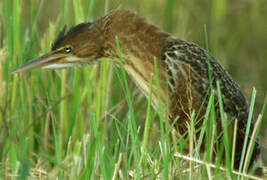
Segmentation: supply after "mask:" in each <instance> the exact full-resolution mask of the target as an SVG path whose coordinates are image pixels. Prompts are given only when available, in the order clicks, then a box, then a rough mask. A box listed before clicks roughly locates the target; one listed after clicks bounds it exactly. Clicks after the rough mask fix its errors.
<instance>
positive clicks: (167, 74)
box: [14, 10, 260, 167]
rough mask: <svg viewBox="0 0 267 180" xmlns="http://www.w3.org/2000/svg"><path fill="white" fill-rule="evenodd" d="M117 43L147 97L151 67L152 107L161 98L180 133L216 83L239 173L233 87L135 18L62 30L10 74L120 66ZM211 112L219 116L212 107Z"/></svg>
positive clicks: (193, 50)
mask: <svg viewBox="0 0 267 180" xmlns="http://www.w3.org/2000/svg"><path fill="white" fill-rule="evenodd" d="M115 37H117V39H118V41H116V40H115V39H116V38H115ZM116 42H119V45H120V52H121V57H122V59H123V62H122V63H123V66H124V69H125V71H126V72H127V73H128V75H129V76H130V77H131V78H132V80H133V81H134V82H135V84H136V85H137V86H138V87H139V88H140V90H141V92H142V93H143V94H144V95H145V96H146V97H148V95H149V93H150V85H149V84H150V83H149V82H150V78H151V76H154V75H155V67H157V68H158V77H157V78H158V81H157V82H159V83H156V81H153V84H152V105H153V107H154V108H155V109H157V107H158V105H159V98H158V97H160V98H161V103H162V107H167V109H164V111H167V110H168V112H169V115H168V119H169V120H170V121H174V120H177V119H178V120H177V121H176V126H177V128H178V130H179V131H180V132H182V133H184V132H186V131H187V126H186V123H187V122H188V120H189V119H190V115H191V113H192V111H193V110H195V111H200V114H201V115H204V113H205V109H206V107H207V98H205V97H206V95H207V92H211V90H209V89H212V90H214V91H213V92H215V96H216V97H217V93H216V92H217V86H216V82H217V81H218V82H219V84H220V88H221V94H222V99H223V107H224V112H225V113H227V114H229V115H230V116H232V117H234V118H235V119H237V120H238V130H237V146H236V152H235V167H238V165H239V162H240V159H241V154H242V153H241V152H242V146H243V143H244V139H245V131H246V127H247V121H248V114H249V108H248V104H247V101H246V99H245V97H244V95H243V94H242V92H241V90H240V88H239V86H238V84H237V83H235V81H234V80H233V79H232V78H231V76H230V75H229V74H228V73H227V71H226V70H224V69H223V67H222V66H221V65H220V64H219V63H218V62H217V60H215V58H214V57H213V56H211V55H208V53H207V52H206V51H205V50H204V49H202V48H200V47H199V46H198V45H196V44H194V43H191V42H187V41H184V40H181V39H178V38H175V37H173V36H172V35H171V34H169V33H166V32H163V31H161V30H160V29H159V28H158V27H156V26H154V25H151V24H149V23H147V22H146V20H145V19H144V18H142V17H140V16H138V15H137V14H136V13H133V12H131V11H127V10H114V11H111V12H110V13H108V14H107V15H105V16H103V17H101V18H99V19H97V20H95V21H93V22H89V23H81V24H78V25H77V26H75V27H72V28H71V29H70V30H69V31H68V32H66V28H64V29H63V30H62V31H61V32H60V33H59V35H58V37H57V38H56V40H55V41H54V43H53V44H52V48H51V51H50V52H49V53H47V54H45V55H43V56H41V57H39V58H37V59H35V60H33V61H30V62H28V63H26V64H24V65H22V66H21V67H19V68H17V69H16V70H14V73H18V72H26V71H29V70H33V69H36V68H62V67H72V66H76V65H90V64H93V63H96V62H98V61H99V60H100V59H101V58H104V57H106V58H109V59H111V60H113V62H114V63H115V64H117V65H119V64H120V62H121V61H120V57H119V55H118V47H117V45H118V44H116ZM208 62H209V63H208ZM154 63H156V64H157V66H155V64H154ZM158 89H160V91H158ZM157 92H160V93H158V94H157ZM216 99H218V98H216ZM203 102H204V103H203ZM202 104H204V108H203V105H202ZM215 108H216V109H217V111H219V110H218V109H219V108H218V106H217V105H216V107H215ZM217 119H219V117H218V118H217ZM218 124H220V123H218ZM252 126H253V125H252ZM249 137H251V135H249ZM249 139H250V138H249ZM255 144H256V145H255V148H254V151H253V154H252V162H254V161H256V159H257V158H258V157H259V154H260V146H259V143H258V142H257V140H256V143H255Z"/></svg>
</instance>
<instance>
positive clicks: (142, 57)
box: [102, 11, 170, 108]
mask: <svg viewBox="0 0 267 180" xmlns="http://www.w3.org/2000/svg"><path fill="white" fill-rule="evenodd" d="M102 22H104V27H105V29H104V34H105V37H106V40H105V53H104V54H105V55H106V56H108V57H110V58H111V59H113V60H114V62H115V63H116V64H119V57H118V47H117V46H116V40H115V37H117V38H118V41H119V46H120V51H121V55H122V58H123V62H124V68H125V70H126V72H127V73H128V74H129V75H130V76H131V78H132V79H133V80H134V82H135V83H136V85H137V86H138V87H139V88H140V90H141V91H142V92H143V93H144V95H145V96H146V97H148V96H149V92H150V88H149V84H150V83H149V82H150V79H151V76H153V77H154V78H153V81H154V82H153V86H152V103H153V106H154V108H157V107H158V98H157V97H158V92H157V89H160V91H159V92H160V96H161V97H160V98H161V100H162V103H163V106H165V107H166V102H167V100H168V98H167V97H168V96H167V93H166V91H167V90H166V89H167V88H166V87H167V85H166V75H165V74H166V72H165V68H164V65H163V63H162V61H161V57H162V49H163V46H164V43H165V41H166V39H167V38H168V37H170V35H169V34H167V33H164V32H162V31H160V30H159V28H157V27H156V26H153V25H151V24H148V23H147V22H146V21H145V20H144V19H143V18H141V17H139V16H137V15H136V14H134V13H132V12H129V11H117V12H116V11H115V12H111V13H109V15H107V16H105V17H103V21H102ZM155 62H157V68H158V69H157V71H158V76H155V75H156V73H155V72H156V71H155V68H154V67H155V64H154V63H155ZM157 80H158V82H159V84H158V85H157V83H156V81H157ZM158 87H159V88H158Z"/></svg>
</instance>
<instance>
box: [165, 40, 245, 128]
mask: <svg viewBox="0 0 267 180" xmlns="http://www.w3.org/2000/svg"><path fill="white" fill-rule="evenodd" d="M163 51H164V52H163V57H162V59H163V61H164V62H165V64H166V68H167V71H168V75H169V83H168V84H169V87H170V90H171V91H175V90H176V88H177V87H178V86H179V81H178V79H177V77H178V75H179V74H182V75H183V76H188V73H187V72H186V71H185V69H184V68H183V67H184V65H186V66H187V67H189V68H190V72H191V75H190V78H191V83H192V87H193V88H194V89H195V90H196V91H197V92H198V93H199V94H200V95H201V96H202V97H204V96H205V95H206V93H207V92H208V90H209V85H210V79H209V67H210V74H211V81H212V82H211V84H212V88H213V89H214V90H215V92H217V90H216V89H217V88H216V81H219V82H220V88H221V93H222V98H223V104H224V111H225V112H227V113H229V114H231V115H232V116H234V117H236V118H237V119H238V120H239V128H242V129H245V128H246V121H247V118H248V104H247V102H246V99H245V97H244V95H243V94H242V92H241V90H240V88H239V86H238V84H237V83H235V81H234V80H233V79H232V78H231V76H230V75H229V74H228V72H227V71H226V70H225V69H223V67H222V66H221V65H220V64H219V63H218V62H217V61H216V60H215V58H214V57H212V56H209V55H208V54H207V52H206V51H205V50H204V49H202V48H200V47H199V46H198V45H196V44H194V43H191V42H185V41H182V40H178V39H172V40H170V41H168V42H167V43H166V45H165V48H164V50H163ZM208 61H209V62H210V66H209V65H208Z"/></svg>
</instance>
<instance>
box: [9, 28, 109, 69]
mask: <svg viewBox="0 0 267 180" xmlns="http://www.w3.org/2000/svg"><path fill="white" fill-rule="evenodd" d="M103 44H104V37H103V33H102V31H101V27H100V26H99V25H98V24H97V23H81V24H79V25H77V26H75V27H72V28H71V29H70V30H69V31H68V32H66V26H65V27H64V28H63V30H62V31H61V32H60V33H59V35H58V37H57V38H56V40H55V41H54V43H53V44H52V48H51V51H50V52H48V53H47V54H45V55H43V56H40V57H38V58H36V59H34V60H32V61H29V62H27V63H25V64H23V65H22V66H20V67H19V68H17V69H15V70H14V71H13V73H18V72H26V71H30V70H33V69H37V68H65V67H73V66H79V65H84V64H92V63H94V62H96V61H97V59H99V58H101V57H102V56H103Z"/></svg>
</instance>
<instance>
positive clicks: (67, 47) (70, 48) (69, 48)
mask: <svg viewBox="0 0 267 180" xmlns="http://www.w3.org/2000/svg"><path fill="white" fill-rule="evenodd" d="M64 51H65V53H71V52H72V47H71V46H70V45H67V46H65V48H64Z"/></svg>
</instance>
